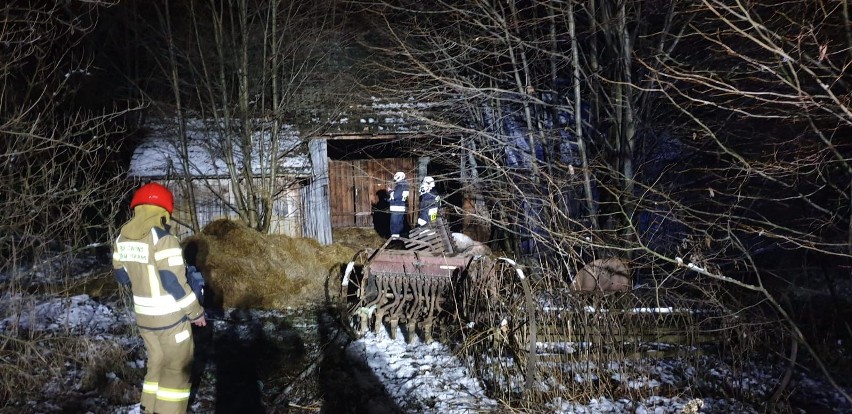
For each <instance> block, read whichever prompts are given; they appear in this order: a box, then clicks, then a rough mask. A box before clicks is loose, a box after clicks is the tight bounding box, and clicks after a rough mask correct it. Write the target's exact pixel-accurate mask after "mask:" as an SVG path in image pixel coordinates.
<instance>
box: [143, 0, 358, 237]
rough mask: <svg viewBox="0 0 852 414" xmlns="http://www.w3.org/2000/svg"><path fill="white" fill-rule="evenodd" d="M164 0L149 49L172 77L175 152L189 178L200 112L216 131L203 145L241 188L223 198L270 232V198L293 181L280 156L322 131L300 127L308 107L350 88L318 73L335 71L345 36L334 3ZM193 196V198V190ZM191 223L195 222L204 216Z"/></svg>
mask: <svg viewBox="0 0 852 414" xmlns="http://www.w3.org/2000/svg"><path fill="white" fill-rule="evenodd" d="M158 7H160V10H161V13H160V17H159V22H158V23H157V24H158V26H157V27H156V28H155V30H156V32H158V33H160V34H161V36H162V37H161V39H160V42H159V43H157V44H155V45H152V46H151V54H152V56H159V57H161V58H160V66H161V68H162V70H163V72H164V73H165V74H166V75H167V76H168V77H169V79H170V80H171V89H172V92H173V99H172V103H173V108H174V111H175V112H176V113H177V116H178V120H179V121H178V122H177V126H178V127H179V128H178V129H177V136H178V138H179V139H178V140H177V141H176V150H177V154H179V155H180V156H181V158H183V159H184V160H186V161H185V162H183V165H184V166H185V168H184V170H183V171H180V174H181V175H182V176H183V178H185V180H183V182H184V185H189V184H188V183H190V182H191V180H189V179H188V178H190V177H191V176H193V175H197V172H198V171H197V170H194V167H192V165H191V162H190V161H191V156H190V154H188V153H187V145H188V143H189V142H190V141H191V140H192V137H190V136H189V135H188V133H187V127H186V122H187V120H189V119H195V120H196V121H198V122H201V123H202V124H203V126H202V128H203V129H204V130H205V131H206V135H207V136H208V137H211V138H212V139H210V140H208V141H207V142H204V143H201V144H202V145H203V146H204V147H206V148H207V150H208V151H209V152H210V153H211V154H213V158H214V159H215V158H218V159H221V160H224V162H225V164H226V169H227V176H228V177H229V178H228V180H229V181H230V187H231V188H232V189H233V190H234V191H233V194H232V195H231V197H230V198H229V199H223V200H222V201H223V202H224V203H225V204H226V205H228V206H229V208H231V209H232V210H233V211H234V212H235V213H236V214H237V215H238V216H239V217H240V218H241V219H242V220H244V221H245V222H246V223H247V224H249V225H250V226H252V227H254V228H257V229H258V230H261V231H268V230H269V226H270V224H271V221H270V219H271V218H272V216H273V214H274V213H273V211H272V210H273V208H272V202H273V200H274V199H276V198H277V197H279V196H280V195H281V193H282V191H283V190H284V189H286V188H287V187H288V186H289V185H290V184H291V182H286V181H283V180H282V178H281V177H282V174H281V173H282V172H284V171H281V169H282V168H283V167H282V159H283V158H285V157H287V156H288V155H289V153H290V152H292V151H297V150H303V148H294V146H293V143H292V141H293V139H294V135H295V133H296V132H298V134H299V136H300V137H302V138H303V140H307V139H308V138H309V137H310V136H312V135H313V134H314V133H315V132H316V131H315V130H312V129H306V130H300V131H295V130H294V129H293V128H294V127H295V126H296V125H301V126H305V125H311V124H310V123H309V122H304V119H305V118H308V117H309V116H310V110H311V109H315V108H317V107H321V106H323V105H326V106H328V107H332V108H334V107H335V105H334V104H333V103H330V101H329V100H330V99H331V98H332V97H337V96H338V94H343V93H345V86H344V87H342V88H341V89H339V90H334V87H335V86H338V87H339V86H341V84H339V83H337V82H336V80H335V79H333V78H331V79H329V78H328V77H326V78H324V79H320V78H318V77H316V75H317V74H318V73H319V74H324V75H329V74H332V73H334V72H332V71H330V70H329V65H330V64H333V63H334V62H332V61H331V60H330V59H329V58H330V56H331V54H332V53H333V52H334V51H335V50H337V51H339V50H341V49H342V48H343V44H345V42H346V38H347V37H348V36H347V35H345V34H343V33H342V32H340V31H338V30H337V29H338V27H339V24H340V22H339V21H338V20H337V17H339V16H336V15H335V10H334V9H335V7H336V4H335V2H334V1H327V2H299V1H284V0H275V1H271V2H254V1H248V0H232V1H226V2H217V1H209V2H200V3H199V2H191V3H188V4H185V5H184V4H174V3H170V2H168V1H166V2H164V3H161V4H159V6H158ZM176 14H177V15H179V17H176V16H175V15H176ZM184 16H185V17H186V19H184ZM178 20H180V21H181V22H182V23H181V26H180V29H179V30H178V29H176V28H175V22H176V21H178ZM187 21H188V24H183V22H187ZM161 50H165V51H166V52H167V53H161ZM322 82H328V84H323V83H322ZM306 91H307V92H306ZM318 100H319V101H322V102H318ZM320 125H321V123H319V122H315V123H314V124H313V127H314V129H316V128H318V127H319V126H320ZM207 185H210V182H208V184H207ZM187 194H188V195H189V196H190V197H191V198H194V197H193V195H192V193H191V192H190V189H189V188H187ZM191 210H195V208H191ZM191 226H192V227H194V228H195V230H198V228H197V227H198V223H197V220H196V221H193V223H192V224H191Z"/></svg>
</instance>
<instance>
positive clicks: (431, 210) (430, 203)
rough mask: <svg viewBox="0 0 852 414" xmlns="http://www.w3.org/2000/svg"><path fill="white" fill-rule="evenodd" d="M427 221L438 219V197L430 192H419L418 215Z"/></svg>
mask: <svg viewBox="0 0 852 414" xmlns="http://www.w3.org/2000/svg"><path fill="white" fill-rule="evenodd" d="M418 218H419V219H420V220H423V221H425V222H427V223H431V222H433V221H435V220H437V219H438V197H437V196H435V195H434V194H432V193H431V192H426V193H423V194H420V215H419V217H418Z"/></svg>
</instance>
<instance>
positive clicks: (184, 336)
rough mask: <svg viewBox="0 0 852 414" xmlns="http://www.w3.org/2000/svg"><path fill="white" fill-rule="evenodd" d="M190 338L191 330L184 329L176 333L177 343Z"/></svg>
mask: <svg viewBox="0 0 852 414" xmlns="http://www.w3.org/2000/svg"><path fill="white" fill-rule="evenodd" d="M187 339H189V331H188V330H183V331H180V332H178V333H176V334H175V343H178V344H179V343H181V342H183V341H186V340H187Z"/></svg>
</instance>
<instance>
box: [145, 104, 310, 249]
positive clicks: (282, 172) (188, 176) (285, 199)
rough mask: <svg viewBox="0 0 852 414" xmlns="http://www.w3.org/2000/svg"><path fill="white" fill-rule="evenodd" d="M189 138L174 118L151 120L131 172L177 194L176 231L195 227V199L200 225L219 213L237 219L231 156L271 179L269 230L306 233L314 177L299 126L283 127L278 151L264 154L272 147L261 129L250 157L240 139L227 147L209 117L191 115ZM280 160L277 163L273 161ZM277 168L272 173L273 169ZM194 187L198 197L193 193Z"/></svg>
mask: <svg viewBox="0 0 852 414" xmlns="http://www.w3.org/2000/svg"><path fill="white" fill-rule="evenodd" d="M185 135H186V137H187V139H186V140H185V141H183V140H179V139H177V137H178V136H179V134H178V128H177V125H176V124H175V123H174V120H171V121H170V122H165V121H161V120H158V121H152V122H149V123H148V124H147V125H146V127H145V128H144V130H143V136H142V138H141V139H142V143H141V144H140V145H139V146H138V147H137V148H136V149H135V151H134V153H133V156H132V158H131V162H130V168H129V171H128V175H129V176H130V177H131V178H132V179H134V180H136V181H138V182H139V183H140V184H141V183H144V182H158V183H160V184H163V185H165V186H166V187H168V188H169V189H170V190H172V192H173V193H174V195H175V212H174V218H175V222H176V223H178V224H177V229H176V230H177V234H178V236H179V237H185V236H187V235H189V234H191V233H192V228H191V226H190V223H191V215H190V214H189V211H190V209H191V208H192V206H193V205H194V210H195V212H196V216H197V220H198V225H199V227H200V228H203V227H204V225H206V224H207V223H210V222H212V221H214V220H217V219H220V218H231V219H235V218H237V217H238V215H237V213H236V211H237V209H236V206H237V200H236V197H235V189H234V187H233V186H234V181H233V180H232V176H231V174H230V173H229V165H228V164H229V162H233V163H234V164H236V165H242V164H243V162H244V161H245V162H247V163H248V164H246V165H250V168H251V172H250V174H251V177H252V180H256V181H257V182H256V184H258V185H260V181H261V180H265V181H266V183H268V184H272V185H271V186H268V187H271V188H272V191H270V192H269V193H270V194H269V196H270V197H271V199H272V214H271V221H270V225H269V232H270V233H273V234H285V235H288V236H292V237H299V236H303V235H305V228H304V220H303V214H302V212H303V206H302V203H303V193H304V192H305V188H306V186H307V185H308V184H309V182H310V180H311V177H312V169H311V163H310V161H309V156H308V151H307V145H305V144H304V143H303V142H302V140H301V139H300V137H299V135H298V133H297V131H295V130H294V129H292V128H285V129H283V130H282V131H281V133H280V139H279V140H278V142H279V147H278V156H277V157H260V156H257V154H264V153H268V151H269V150H270V148H271V145H270V139H269V138H270V136H269V134H268V133H264V132H263V131H258V133H257V134H255V135H256V139H253V145H255V146H256V148H254V150H253V151H252V154H253V156H252V157H251V159H246V160H243V157H242V151H240V148H239V146H238V145H233V146H234V148H230V149H228V148H224V147H223V146H224V143H226V142H234V141H229V140H226V139H224V137H223V136H222V132H221V129H220V128H211V127H210V125H209V123H208V122H204V121H200V120H190V121H187V123H186V134H185ZM271 159H276V160H277V166H276V168H275V169H272V168H270V167H271V166H270V165H269V161H268V160H271ZM273 170H274V171H276V173H275V177H274V178H273V177H270V171H273ZM190 193H192V194H193V195H194V198H192V199H191V198H190V197H189V194H190Z"/></svg>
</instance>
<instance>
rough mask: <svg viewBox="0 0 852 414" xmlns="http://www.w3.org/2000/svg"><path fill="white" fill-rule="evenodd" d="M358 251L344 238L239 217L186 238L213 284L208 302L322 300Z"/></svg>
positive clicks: (274, 305)
mask: <svg viewBox="0 0 852 414" xmlns="http://www.w3.org/2000/svg"><path fill="white" fill-rule="evenodd" d="M354 254H355V251H354V250H353V249H351V248H349V247H346V246H345V245H343V244H341V243H335V244H333V245H331V246H322V245H320V244H319V243H318V242H317V241H316V240H314V239H309V238H290V237H287V236H280V235H266V234H261V233H259V232H257V231H255V230H253V229H250V228H248V227H246V226H244V225H242V224H240V223H238V222H235V221H230V220H218V221H215V222H212V223H210V224H208V225H207V226H206V227H205V228H204V229H203V231H202V234H200V235H196V236H193V237H190V238H189V239H187V240H186V241H185V243H184V255H185V256H186V258H187V261H188V262H189V263H190V264H195V265H196V266H198V268H199V269H201V271H202V273H203V274H204V276H205V278H206V280H207V283H208V285H209V288H208V295H209V297H210V298H211V302H212V303H210V302H208V305H212V306H215V307H226V308H259V309H284V308H288V307H298V306H302V305H306V304H309V303H312V302H317V301H322V300H323V299H324V297H325V292H326V288H325V284H326V282H327V279H328V277H329V276H330V275H335V276H336V275H337V273H339V271H340V266H341V265H343V264H345V263H347V262H348V261H349V260H351V259H352V256H353V255H354Z"/></svg>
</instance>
